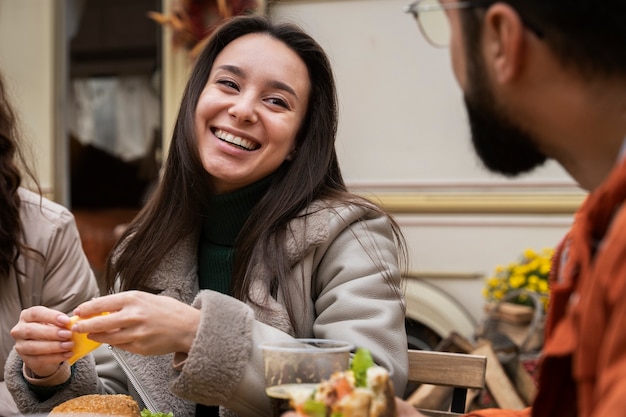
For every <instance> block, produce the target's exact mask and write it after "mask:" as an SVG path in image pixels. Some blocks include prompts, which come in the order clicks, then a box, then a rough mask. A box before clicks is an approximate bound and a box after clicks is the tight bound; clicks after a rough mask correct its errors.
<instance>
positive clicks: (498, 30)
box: [483, 3, 526, 83]
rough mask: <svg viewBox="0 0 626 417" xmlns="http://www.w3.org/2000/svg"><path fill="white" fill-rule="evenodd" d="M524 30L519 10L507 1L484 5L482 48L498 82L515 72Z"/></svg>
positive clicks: (520, 61) (521, 56)
mask: <svg viewBox="0 0 626 417" xmlns="http://www.w3.org/2000/svg"><path fill="white" fill-rule="evenodd" d="M525 30H526V28H525V26H524V22H522V19H521V18H520V16H519V14H518V13H517V11H516V10H515V9H514V8H512V7H511V6H509V5H508V4H506V3H496V4H494V5H493V6H491V7H489V9H487V11H486V13H485V18H484V32H483V35H484V37H483V41H484V42H485V43H484V45H483V46H484V47H483V51H484V54H485V59H486V60H487V62H489V63H490V66H491V68H492V71H493V76H494V79H495V80H497V81H498V82H502V83H506V82H509V81H511V80H512V79H514V78H515V77H517V76H518V75H519V72H520V71H521V69H522V65H523V59H524V48H525V46H526V45H525V38H524V36H525Z"/></svg>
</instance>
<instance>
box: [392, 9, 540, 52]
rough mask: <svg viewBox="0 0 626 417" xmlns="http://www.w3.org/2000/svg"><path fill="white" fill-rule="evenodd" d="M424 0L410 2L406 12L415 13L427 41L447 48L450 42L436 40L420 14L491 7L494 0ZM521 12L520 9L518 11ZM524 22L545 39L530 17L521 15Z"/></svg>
mask: <svg viewBox="0 0 626 417" xmlns="http://www.w3.org/2000/svg"><path fill="white" fill-rule="evenodd" d="M423 1H424V0H415V1H414V2H413V3H411V4H409V5H408V6H406V7H405V8H404V12H405V13H409V14H412V15H413V18H414V19H415V21H416V22H417V26H418V27H419V28H420V32H422V36H424V38H425V39H426V41H427V42H428V43H429V44H431V45H432V46H434V47H436V48H446V47H448V44H441V43H437V42H435V41H434V40H433V39H432V38H431V37H430V36H429V35H428V31H427V30H426V29H425V28H424V25H423V24H422V22H421V20H420V18H419V15H420V13H427V12H432V11H441V10H454V9H470V8H473V7H489V5H490V4H492V3H493V1H489V0H474V1H467V0H465V1H458V2H456V3H441V0H439V1H438V2H437V5H429V4H422V2H423ZM518 13H519V11H518ZM520 18H521V19H522V22H523V23H524V25H525V26H526V27H527V28H528V29H530V30H531V31H532V32H533V33H534V34H535V35H536V36H537V37H538V38H539V39H544V38H545V34H544V32H543V31H542V30H541V29H540V28H539V27H538V26H537V25H535V24H534V23H533V22H531V21H530V20H529V19H527V18H525V17H524V16H522V15H520Z"/></svg>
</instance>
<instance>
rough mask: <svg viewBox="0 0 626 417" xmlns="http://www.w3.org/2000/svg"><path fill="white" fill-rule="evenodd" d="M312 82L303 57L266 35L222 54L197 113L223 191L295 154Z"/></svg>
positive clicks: (203, 154)
mask: <svg viewBox="0 0 626 417" xmlns="http://www.w3.org/2000/svg"><path fill="white" fill-rule="evenodd" d="M310 87H311V85H310V80H309V74H308V70H307V68H306V65H305V64H304V62H303V61H302V60H301V59H300V57H299V56H298V55H297V54H296V53H295V52H293V51H292V50H291V49H290V48H289V47H288V46H286V45H285V44H284V43H282V42H281V41H279V40H277V39H274V38H272V37H270V36H268V35H266V34H259V33H254V34H249V35H245V36H242V37H240V38H237V39H235V40H234V41H232V42H231V43H230V44H228V45H227V46H226V47H225V48H224V49H223V50H222V51H221V52H220V53H219V54H218V55H217V57H216V59H215V62H214V63H213V67H212V68H211V73H210V74H209V78H208V81H207V83H206V85H205V87H204V90H202V93H201V94H200V98H199V99H198V105H197V107H196V112H195V124H196V135H197V140H198V149H199V152H200V158H201V160H202V165H203V166H204V169H205V170H206V171H207V172H208V173H209V174H210V175H211V176H212V177H213V182H214V187H215V189H216V192H217V193H226V192H229V191H233V190H236V189H239V188H241V187H244V186H246V185H249V184H252V183H253V182H256V181H258V180H260V179H262V178H264V177H266V176H267V175H269V174H271V173H272V172H274V171H275V170H276V169H277V168H278V167H279V166H280V165H281V164H282V163H283V162H284V161H285V159H289V158H291V156H290V153H291V152H292V151H294V149H295V138H296V133H297V132H298V129H299V128H300V125H301V123H302V120H303V119H304V116H305V114H306V111H307V103H308V99H309V91H310Z"/></svg>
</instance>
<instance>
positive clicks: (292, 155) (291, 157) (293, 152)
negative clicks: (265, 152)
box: [285, 148, 296, 161]
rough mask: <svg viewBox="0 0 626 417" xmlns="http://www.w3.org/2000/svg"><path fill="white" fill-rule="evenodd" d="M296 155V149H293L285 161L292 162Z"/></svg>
mask: <svg viewBox="0 0 626 417" xmlns="http://www.w3.org/2000/svg"><path fill="white" fill-rule="evenodd" d="M295 154H296V148H293V149H292V150H291V152H289V153H288V154H287V157H286V158H285V160H286V161H291V160H292V159H293V157H294V156H295Z"/></svg>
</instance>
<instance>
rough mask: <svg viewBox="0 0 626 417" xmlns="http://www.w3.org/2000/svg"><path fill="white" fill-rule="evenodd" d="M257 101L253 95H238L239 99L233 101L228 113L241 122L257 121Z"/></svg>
mask: <svg viewBox="0 0 626 417" xmlns="http://www.w3.org/2000/svg"><path fill="white" fill-rule="evenodd" d="M256 105H257V101H256V100H255V99H253V98H251V97H246V96H238V98H237V100H236V101H235V102H233V103H232V105H231V106H230V108H229V109H228V114H230V116H231V117H233V118H235V119H236V120H237V121H239V122H249V123H256V122H257V120H258V115H257V108H256Z"/></svg>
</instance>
